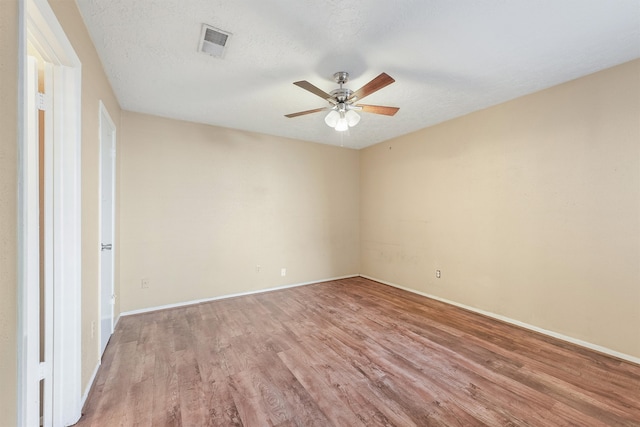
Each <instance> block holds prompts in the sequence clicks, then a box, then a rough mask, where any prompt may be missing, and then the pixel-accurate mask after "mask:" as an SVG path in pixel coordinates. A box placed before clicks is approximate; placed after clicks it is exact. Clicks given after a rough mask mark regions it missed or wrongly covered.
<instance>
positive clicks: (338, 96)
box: [330, 87, 355, 102]
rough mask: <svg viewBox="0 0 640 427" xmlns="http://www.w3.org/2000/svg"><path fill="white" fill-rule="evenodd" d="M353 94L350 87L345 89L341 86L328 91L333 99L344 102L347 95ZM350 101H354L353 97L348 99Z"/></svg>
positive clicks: (347, 97)
mask: <svg viewBox="0 0 640 427" xmlns="http://www.w3.org/2000/svg"><path fill="white" fill-rule="evenodd" d="M352 94H353V91H352V90H351V89H347V88H344V87H341V88H339V89H334V90H332V91H331V92H330V95H331V96H332V97H333V99H335V100H336V101H338V102H345V101H346V100H347V99H349V97H350V96H351V95H352ZM349 101H350V102H351V101H355V98H354V99H350V100H349Z"/></svg>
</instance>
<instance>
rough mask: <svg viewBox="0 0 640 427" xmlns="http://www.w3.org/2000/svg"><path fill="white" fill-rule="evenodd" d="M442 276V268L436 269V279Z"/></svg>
mask: <svg viewBox="0 0 640 427" xmlns="http://www.w3.org/2000/svg"><path fill="white" fill-rule="evenodd" d="M440 276H442V275H441V274H440V270H436V279H439V278H440Z"/></svg>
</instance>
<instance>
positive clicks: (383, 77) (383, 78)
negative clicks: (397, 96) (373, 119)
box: [348, 73, 395, 100]
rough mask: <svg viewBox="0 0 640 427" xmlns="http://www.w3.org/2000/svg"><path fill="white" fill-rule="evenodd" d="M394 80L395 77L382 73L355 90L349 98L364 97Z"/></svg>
mask: <svg viewBox="0 0 640 427" xmlns="http://www.w3.org/2000/svg"><path fill="white" fill-rule="evenodd" d="M393 82H395V80H394V79H393V77H391V76H390V75H388V74H387V73H382V74H380V75H379V76H378V77H376V78H375V79H373V80H371V81H370V82H369V83H367V84H366V85H364V86H362V87H361V88H360V89H358V90H357V91H355V92H353V94H351V96H350V97H349V99H348V100H352V99H362V98H364V97H365V96H367V95H371V94H372V93H373V92H376V91H378V90H380V89H382V88H383V87H385V86H389V85H390V84H391V83H393Z"/></svg>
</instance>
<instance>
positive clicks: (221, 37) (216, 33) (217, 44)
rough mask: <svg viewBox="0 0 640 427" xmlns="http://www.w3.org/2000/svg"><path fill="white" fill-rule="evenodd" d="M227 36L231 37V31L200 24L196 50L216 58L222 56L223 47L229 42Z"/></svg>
mask: <svg viewBox="0 0 640 427" xmlns="http://www.w3.org/2000/svg"><path fill="white" fill-rule="evenodd" d="M229 37H231V33H228V32H226V31H222V30H219V29H217V28H213V27H211V26H209V25H207V24H202V32H201V33H200V45H199V46H198V51H200V52H202V53H206V54H207V55H211V56H215V57H216V58H222V55H223V54H224V50H225V47H226V46H227V43H228V42H229Z"/></svg>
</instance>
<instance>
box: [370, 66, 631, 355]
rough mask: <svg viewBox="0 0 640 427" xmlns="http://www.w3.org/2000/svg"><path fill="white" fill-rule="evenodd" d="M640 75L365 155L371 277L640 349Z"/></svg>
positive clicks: (536, 98)
mask: <svg viewBox="0 0 640 427" xmlns="http://www.w3.org/2000/svg"><path fill="white" fill-rule="evenodd" d="M639 77H640V60H636V61H633V62H630V63H627V64H623V65H620V66H618V67H614V68H612V69H609V70H605V71H602V72H599V73H596V74H593V75H590V76H587V77H584V78H581V79H578V80H575V81H572V82H569V83H566V84H562V85H560V86H556V87H553V88H551V89H548V90H544V91H542V92H538V93H535V94H532V95H529V96H525V97H523V98H519V99H516V100H514V101H511V102H507V103H505V104H501V105H498V106H495V107H492V108H489V109H486V110H483V111H479V112H476V113H473V114H470V115H468V116H465V117H462V118H458V119H455V120H451V121H449V122H446V123H442V124H440V125H437V126H434V127H431V128H427V129H423V130H421V131H418V132H415V133H413V134H410V135H406V136H404V137H401V138H397V139H394V140H391V141H388V142H385V143H381V144H378V145H375V146H372V147H369V148H367V149H364V150H362V151H361V169H360V170H361V184H360V185H361V206H360V208H361V212H362V217H361V218H362V222H361V227H362V228H361V257H362V258H361V267H362V269H361V271H362V273H363V274H365V275H367V276H370V277H374V278H378V279H380V280H383V281H387V282H391V283H395V284H398V285H401V286H406V287H409V288H412V289H415V290H418V291H420V292H424V293H428V294H431V295H435V296H438V297H441V298H445V299H448V300H452V301H455V302H458V303H461V304H465V305H468V306H472V307H475V308H478V309H482V310H485V311H489V312H492V313H495V314H498V315H502V316H506V317H509V318H511V319H514V320H518V321H521V322H525V323H528V324H531V325H534V326H537V327H540V328H544V329H547V330H551V331H554V332H557V333H560V334H564V335H568V336H571V337H574V338H577V339H580V340H583V341H587V342H590V343H593V344H597V345H600V346H604V347H607V348H609V349H612V350H615V351H618V352H622V353H625V354H628V355H631V356H634V357H640V333H639V330H640V329H639V328H640V96H639V94H640V78H639ZM436 269H440V270H442V278H441V279H436V278H435V270H436Z"/></svg>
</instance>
